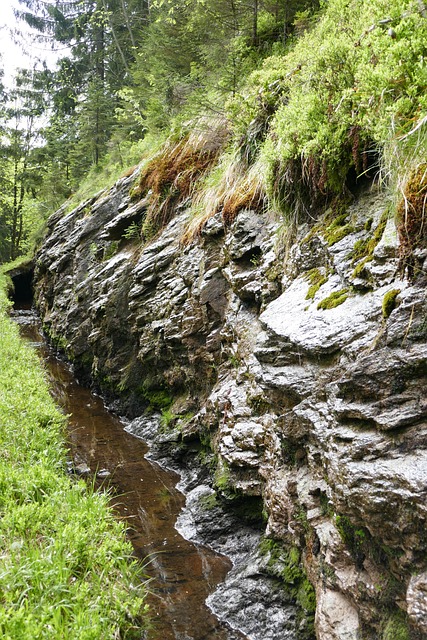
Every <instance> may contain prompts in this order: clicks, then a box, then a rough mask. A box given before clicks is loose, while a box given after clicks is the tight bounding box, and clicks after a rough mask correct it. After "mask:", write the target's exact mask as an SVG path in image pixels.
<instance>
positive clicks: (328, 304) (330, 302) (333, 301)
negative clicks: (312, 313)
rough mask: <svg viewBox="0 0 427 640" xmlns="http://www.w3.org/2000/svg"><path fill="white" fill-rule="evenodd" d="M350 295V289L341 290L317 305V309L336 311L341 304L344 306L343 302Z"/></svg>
mask: <svg viewBox="0 0 427 640" xmlns="http://www.w3.org/2000/svg"><path fill="white" fill-rule="evenodd" d="M348 294H349V290H348V289H340V290H339V291H334V292H333V293H331V295H330V296H328V297H327V298H324V299H323V300H321V301H320V302H319V304H318V305H317V308H318V309H334V307H338V306H339V305H340V304H343V302H345V301H346V300H347V298H348Z"/></svg>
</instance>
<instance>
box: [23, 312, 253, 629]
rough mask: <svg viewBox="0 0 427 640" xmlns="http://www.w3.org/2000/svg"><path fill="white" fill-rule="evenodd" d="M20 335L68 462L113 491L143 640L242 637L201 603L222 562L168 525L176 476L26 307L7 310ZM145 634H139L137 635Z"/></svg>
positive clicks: (179, 506) (174, 509) (177, 496)
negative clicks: (125, 531)
mask: <svg viewBox="0 0 427 640" xmlns="http://www.w3.org/2000/svg"><path fill="white" fill-rule="evenodd" d="M12 317H13V319H14V320H15V321H16V322H17V324H18V325H19V327H20V331H21V335H22V336H23V337H24V338H26V339H27V340H29V341H30V343H32V344H33V346H35V347H36V348H37V350H38V351H39V353H40V355H41V357H42V358H43V360H44V362H45V364H46V368H47V371H48V374H49V379H50V386H51V390H52V393H53V396H54V399H55V400H56V402H57V403H58V405H59V406H60V407H61V408H62V410H63V411H64V412H65V413H66V414H68V415H69V435H68V439H69V448H70V458H71V459H72V461H73V465H74V467H75V469H76V470H77V471H79V472H80V473H81V474H82V475H85V474H89V475H90V476H96V477H97V479H98V481H99V482H100V483H101V482H105V483H108V486H111V487H112V488H113V491H114V495H115V497H114V499H113V503H114V507H115V509H116V510H117V511H118V513H119V515H120V517H123V518H125V519H126V523H127V526H128V528H129V538H130V540H131V542H132V544H133V547H134V550H135V554H136V556H137V557H138V558H139V559H140V560H141V562H143V563H144V565H145V567H146V572H147V574H148V575H149V576H150V578H151V580H152V581H151V584H150V591H151V595H150V598H149V601H150V605H151V608H152V613H153V614H154V615H153V618H154V620H153V628H152V629H151V630H150V631H149V632H148V636H147V640H160V639H162V640H214V639H215V640H244V639H245V638H247V636H245V635H243V634H242V633H240V632H239V631H233V630H231V628H229V627H228V625H227V624H226V623H224V622H220V620H219V619H218V618H217V617H216V616H215V615H214V614H213V613H212V611H211V610H210V609H209V607H207V606H206V604H205V601H206V599H207V597H208V596H209V595H210V594H212V593H213V592H214V591H215V589H216V587H217V586H218V585H219V584H220V583H222V582H223V581H224V579H225V577H226V575H227V573H228V572H229V570H230V568H231V562H230V560H229V559H228V558H227V557H225V556H224V555H220V554H217V553H215V552H214V551H212V550H211V549H210V548H208V547H207V546H204V545H199V544H193V543H192V542H190V541H188V540H186V539H185V538H184V537H183V536H181V535H180V533H179V532H178V531H177V529H176V528H175V523H176V520H177V518H178V516H179V514H181V513H182V511H183V508H184V506H185V497H184V495H183V494H182V493H181V492H180V491H178V489H177V488H176V485H177V482H178V480H179V476H178V474H176V473H174V472H173V471H168V470H165V469H163V468H162V467H160V466H159V465H158V464H156V463H155V462H152V461H150V460H148V459H147V458H146V454H147V451H148V445H147V444H146V443H145V442H144V441H143V440H141V439H139V438H136V437H135V436H134V435H130V434H129V433H127V432H126V431H125V426H126V425H125V424H124V422H123V421H122V420H120V419H119V418H118V417H116V416H115V415H113V414H112V413H110V412H109V411H108V410H107V409H106V408H105V406H104V403H103V401H102V399H101V398H99V397H97V396H95V395H94V394H93V393H91V391H89V390H88V389H86V388H84V387H82V386H80V385H79V384H78V383H77V382H76V380H75V379H74V377H73V375H72V372H71V370H70V368H69V366H67V365H66V364H65V363H64V362H62V361H61V360H59V359H58V358H57V357H56V356H55V355H54V353H53V352H52V350H51V349H50V348H49V347H48V345H47V344H46V342H45V340H44V338H43V335H42V332H41V328H40V323H39V321H38V318H37V316H36V314H35V313H34V312H33V311H32V310H31V309H15V310H14V311H13V312H12ZM144 637H145V636H144Z"/></svg>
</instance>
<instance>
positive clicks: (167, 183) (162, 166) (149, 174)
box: [133, 122, 228, 236]
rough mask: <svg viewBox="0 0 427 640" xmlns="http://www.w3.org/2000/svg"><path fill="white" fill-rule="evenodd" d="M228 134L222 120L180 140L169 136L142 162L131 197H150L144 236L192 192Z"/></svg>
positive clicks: (219, 151) (157, 228) (154, 230)
mask: <svg viewBox="0 0 427 640" xmlns="http://www.w3.org/2000/svg"><path fill="white" fill-rule="evenodd" d="M227 137H228V132H227V129H226V127H225V124H224V122H217V123H215V125H214V126H211V127H210V128H209V129H206V128H205V129H200V130H197V131H196V130H195V131H193V132H192V133H190V134H189V135H187V136H186V137H185V138H183V139H181V140H178V141H176V140H172V139H170V140H168V141H167V142H166V143H165V144H164V145H163V146H162V148H161V149H160V150H159V151H158V153H156V155H155V156H154V157H153V158H152V159H151V160H149V161H148V162H147V163H146V164H145V165H144V167H143V168H142V171H141V174H140V177H139V182H138V185H137V186H136V187H134V189H133V197H134V198H135V199H139V198H142V197H144V196H148V198H149V205H148V209H147V215H146V219H145V224H144V229H145V235H146V236H151V235H153V234H154V233H156V232H157V231H159V230H160V229H162V228H163V227H164V226H166V225H167V224H168V222H169V221H170V220H171V218H172V217H173V215H174V213H175V211H176V206H177V205H178V204H179V203H181V202H185V201H186V200H187V199H188V198H190V197H191V196H192V194H193V192H194V190H195V187H196V185H197V183H198V181H199V180H200V178H201V177H202V176H204V175H205V173H206V172H207V171H208V170H209V169H210V168H211V167H212V165H213V164H214V163H215V162H216V161H217V159H218V156H219V154H220V153H221V150H222V148H223V146H224V143H225V141H226V140H227ZM144 229H143V233H144Z"/></svg>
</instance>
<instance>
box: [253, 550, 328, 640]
mask: <svg viewBox="0 0 427 640" xmlns="http://www.w3.org/2000/svg"><path fill="white" fill-rule="evenodd" d="M259 549H260V553H261V554H263V555H265V556H268V563H267V570H268V572H269V573H270V574H271V575H273V576H275V577H276V578H279V579H280V580H282V581H283V586H284V589H286V591H287V592H288V593H289V594H290V595H291V597H292V598H294V599H295V602H296V603H297V604H298V606H299V613H298V614H297V620H298V622H299V623H302V624H298V625H297V636H296V637H297V638H298V640H308V639H311V638H313V637H314V613H315V611H316V594H315V591H314V589H313V586H312V585H311V583H310V581H309V580H308V578H307V576H306V573H305V570H304V567H303V565H302V559H301V553H300V550H299V549H298V547H296V546H290V547H288V548H286V547H284V546H283V545H282V544H281V543H280V542H279V541H278V540H273V539H271V538H263V539H262V540H261V543H260V547H259Z"/></svg>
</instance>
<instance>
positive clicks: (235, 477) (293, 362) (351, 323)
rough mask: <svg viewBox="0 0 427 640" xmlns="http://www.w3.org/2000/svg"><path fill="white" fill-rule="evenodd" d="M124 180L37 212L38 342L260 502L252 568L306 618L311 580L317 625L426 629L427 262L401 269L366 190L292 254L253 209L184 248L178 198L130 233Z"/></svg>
mask: <svg viewBox="0 0 427 640" xmlns="http://www.w3.org/2000/svg"><path fill="white" fill-rule="evenodd" d="M133 180H134V177H132V176H131V177H129V178H124V179H122V180H121V181H120V182H119V183H117V184H116V185H115V187H114V188H113V189H111V190H110V191H109V192H104V193H102V194H100V195H98V196H97V197H95V198H94V199H93V200H91V201H90V202H86V203H84V204H82V205H81V206H79V207H78V208H77V209H75V210H74V211H72V212H71V213H68V214H67V215H64V212H63V211H59V212H58V213H57V214H55V215H54V216H53V217H52V218H51V219H50V221H49V229H48V235H47V237H46V240H45V242H44V245H43V247H42V249H41V251H40V253H39V255H38V257H37V265H36V272H35V282H36V301H37V306H38V308H39V310H40V313H41V317H42V320H43V323H44V326H45V328H46V330H47V331H48V333H49V335H50V336H51V338H52V340H53V341H55V342H56V344H57V345H58V346H60V347H61V348H62V349H64V350H65V351H66V353H67V355H68V357H69V358H70V359H71V360H72V361H73V363H74V366H75V369H76V371H77V373H78V375H79V376H80V377H81V378H84V379H85V380H86V381H89V382H90V383H91V384H93V385H94V386H96V387H98V388H100V389H101V390H102V391H103V393H104V394H107V396H110V397H120V398H121V406H122V407H124V408H125V409H126V410H127V412H128V413H130V414H132V415H134V416H135V415H138V413H141V412H142V411H143V410H144V409H146V408H147V407H148V408H149V409H163V424H164V425H165V428H172V427H173V428H175V429H176V430H177V432H178V433H179V439H180V440H181V441H182V443H184V445H185V444H186V443H194V442H195V441H200V442H201V443H202V444H201V447H202V449H203V452H204V455H205V456H211V458H212V459H213V460H214V462H215V472H214V476H215V483H216V487H217V490H218V491H219V492H223V493H225V494H226V495H229V496H230V495H236V494H238V495H245V496H260V497H261V498H262V500H263V504H264V512H265V514H266V536H267V539H266V541H264V554H265V557H266V562H265V567H269V570H270V571H271V572H272V573H274V574H275V575H276V576H280V578H281V579H282V580H283V582H284V588H285V589H288V592H289V593H290V594H291V595H292V597H293V598H294V599H296V601H297V602H298V603H299V606H300V608H301V610H302V611H303V612H305V614H306V615H309V614H310V612H311V611H312V609H313V607H314V598H313V593H312V592H311V590H310V584H309V583H311V585H313V587H314V590H315V596H316V605H315V631H316V636H317V638H319V639H320V640H356V639H363V640H377V639H379V638H380V639H382V640H407V639H414V640H421V639H422V638H426V637H427V560H426V558H427V535H426V517H427V507H426V494H427V422H426V414H427V300H426V297H425V285H426V282H427V261H426V255H425V254H424V253H423V252H422V251H418V254H417V255H416V256H415V258H416V267H417V268H416V278H415V279H413V280H412V281H408V279H407V278H406V277H405V276H404V275H399V271H398V259H397V248H398V247H397V244H398V242H397V236H396V230H395V228H394V223H393V221H392V220H391V219H388V217H387V203H386V202H385V201H384V196H383V195H382V194H381V193H378V192H373V191H370V192H366V193H364V194H362V195H361V196H360V197H359V198H358V199H357V201H355V202H354V203H353V204H352V205H351V206H349V208H348V209H347V210H346V211H345V213H344V214H343V213H341V215H340V216H338V217H335V218H334V214H332V213H331V212H327V214H325V217H324V218H322V220H320V221H318V222H317V223H315V224H313V225H311V226H310V225H307V224H306V225H301V226H300V227H299V228H298V230H297V231H296V234H295V238H293V241H292V242H290V241H289V239H288V246H287V251H284V249H283V242H282V243H281V242H280V241H279V237H280V234H279V232H278V231H280V230H278V228H277V225H276V224H274V223H271V222H269V221H268V220H266V219H265V218H264V217H263V216H261V215H258V214H257V213H255V212H253V211H249V210H243V211H241V212H240V213H239V215H238V216H237V218H236V220H235V221H234V223H233V224H232V225H231V226H229V227H227V228H225V227H224V224H223V222H222V219H221V216H220V215H218V216H216V217H213V218H211V219H210V220H209V222H208V223H207V224H206V226H205V228H204V230H203V232H202V234H201V236H200V238H198V239H197V241H194V242H193V243H192V244H191V245H189V246H183V245H182V244H181V241H180V238H181V236H182V232H183V229H184V227H185V224H186V221H187V216H188V214H187V212H186V210H185V207H183V208H182V209H178V210H177V211H176V215H175V217H174V218H173V220H172V221H171V222H170V223H169V224H168V226H167V227H166V228H165V229H164V230H163V232H162V233H160V234H159V235H158V236H157V237H155V238H154V239H153V240H152V241H151V242H149V243H148V244H146V245H145V246H141V243H140V241H139V239H138V238H137V237H135V236H136V234H135V229H136V228H137V226H138V225H139V224H140V223H141V222H142V220H143V219H144V214H145V209H146V203H145V202H144V200H141V201H139V202H137V203H134V202H132V200H131V198H130V196H129V193H130V189H131V186H132V183H133ZM281 247H282V248H281ZM212 452H213V453H212ZM307 578H308V580H309V582H308V581H307ZM301 629H303V631H301ZM304 633H305V636H304V637H310V632H309V631H307V627H304V625H303V626H301V625H300V626H299V627H298V625H297V626H296V630H295V636H294V637H295V638H297V637H298V634H300V637H302V636H301V634H302V635H304ZM287 637H288V636H287ZM289 637H291V636H289ZM311 637H312V636H311Z"/></svg>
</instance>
